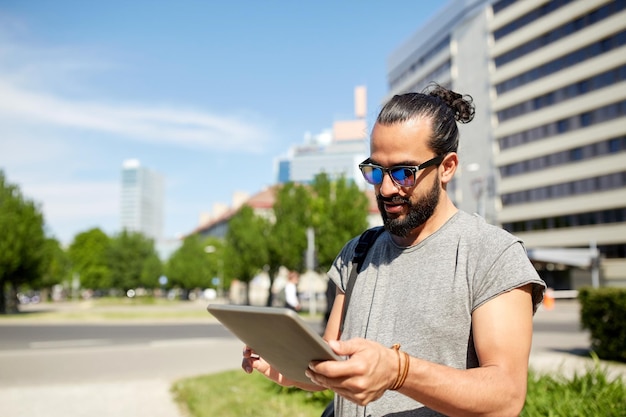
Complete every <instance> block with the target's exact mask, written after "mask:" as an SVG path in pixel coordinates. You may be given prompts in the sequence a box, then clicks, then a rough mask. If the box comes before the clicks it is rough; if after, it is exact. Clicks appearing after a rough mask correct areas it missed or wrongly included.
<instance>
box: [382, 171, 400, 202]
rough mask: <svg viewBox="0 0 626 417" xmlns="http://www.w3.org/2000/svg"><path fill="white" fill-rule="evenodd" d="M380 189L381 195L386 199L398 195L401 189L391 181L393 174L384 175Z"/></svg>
mask: <svg viewBox="0 0 626 417" xmlns="http://www.w3.org/2000/svg"><path fill="white" fill-rule="evenodd" d="M379 187H380V194H381V195H382V196H385V197H387V196H390V195H393V194H397V193H398V188H399V186H398V184H396V183H395V182H394V181H393V180H392V179H391V174H390V173H389V172H384V173H383V181H382V182H381V183H380V185H379Z"/></svg>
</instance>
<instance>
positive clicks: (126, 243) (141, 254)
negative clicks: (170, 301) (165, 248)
mask: <svg viewBox="0 0 626 417" xmlns="http://www.w3.org/2000/svg"><path fill="white" fill-rule="evenodd" d="M108 261H109V265H110V268H111V287H112V288H117V289H121V290H124V291H126V290H128V289H131V288H137V287H140V286H142V283H144V282H145V283H147V284H148V285H149V287H148V288H156V287H157V286H158V278H159V275H160V271H161V268H160V267H159V266H158V264H157V262H160V261H159V258H158V255H157V254H156V250H155V249H154V242H153V241H152V239H149V238H147V237H146V236H144V235H143V234H141V233H138V232H129V231H127V230H124V231H122V232H121V233H119V234H118V235H116V236H115V237H113V239H111V246H110V249H109V252H108ZM146 265H148V267H146ZM150 273H154V274H155V275H148V274H150Z"/></svg>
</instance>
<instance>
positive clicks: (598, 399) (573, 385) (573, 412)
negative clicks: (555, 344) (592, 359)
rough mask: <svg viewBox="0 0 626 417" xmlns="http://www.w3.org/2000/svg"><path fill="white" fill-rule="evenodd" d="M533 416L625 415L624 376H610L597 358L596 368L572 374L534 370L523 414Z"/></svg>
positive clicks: (589, 416) (601, 416) (625, 387)
mask: <svg viewBox="0 0 626 417" xmlns="http://www.w3.org/2000/svg"><path fill="white" fill-rule="evenodd" d="M534 416H546V417H566V416H567V417H624V416H626V383H625V382H624V379H621V378H614V379H609V378H608V376H607V372H606V370H604V369H602V368H601V367H600V365H599V364H598V361H597V358H596V365H595V367H594V368H593V369H590V370H588V371H587V372H586V373H584V374H575V375H574V376H573V377H571V378H565V377H563V376H562V375H558V374H557V375H549V374H545V375H539V374H535V373H533V372H531V373H530V374H529V378H528V393H527V395H526V405H525V406H524V410H523V412H522V414H521V415H520V417H534Z"/></svg>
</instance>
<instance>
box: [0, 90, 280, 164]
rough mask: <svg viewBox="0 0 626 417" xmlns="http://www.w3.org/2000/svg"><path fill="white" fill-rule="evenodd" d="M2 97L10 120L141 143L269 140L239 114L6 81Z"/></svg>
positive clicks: (210, 145)
mask: <svg viewBox="0 0 626 417" xmlns="http://www.w3.org/2000/svg"><path fill="white" fill-rule="evenodd" d="M0 97H2V99H0V115H2V116H4V117H7V118H10V119H14V120H15V119H19V120H20V121H22V122H25V123H32V124H40V123H46V124H51V125H55V126H60V127H72V128H80V129H89V130H95V131H100V132H106V133H112V134H116V135H119V136H123V137H128V138H133V139H136V140H141V141H148V142H156V143H166V144H172V145H176V146H182V147H191V148H205V149H222V150H224V149H226V150H234V149H238V150H239V149H240V150H243V151H248V152H258V151H260V150H261V149H262V146H263V144H264V143H265V142H266V141H267V140H268V139H269V138H270V135H269V132H268V131H267V130H266V129H265V127H263V126H261V125H259V124H257V125H254V124H251V123H248V121H247V120H246V121H244V120H241V119H239V118H237V117H235V116H217V115H213V114H210V113H206V112H199V111H193V110H192V111H189V110H184V109H183V110H181V109H171V108H170V109H168V108H150V107H141V106H131V105H110V104H106V103H98V102H81V101H72V100H68V99H64V98H62V97H59V96H55V95H52V94H47V93H43V92H31V91H27V90H25V89H22V88H20V87H17V86H15V85H11V84H10V83H7V82H4V81H0ZM249 119H250V120H253V118H251V117H250V118H249ZM251 144H252V145H253V146H250V145H251Z"/></svg>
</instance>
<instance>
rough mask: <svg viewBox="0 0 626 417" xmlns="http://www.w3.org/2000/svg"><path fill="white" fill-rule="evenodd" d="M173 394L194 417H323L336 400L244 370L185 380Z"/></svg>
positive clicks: (324, 393)
mask: <svg viewBox="0 0 626 417" xmlns="http://www.w3.org/2000/svg"><path fill="white" fill-rule="evenodd" d="M172 392H173V394H174V398H175V399H176V401H177V403H178V404H179V405H180V406H181V407H182V408H183V409H184V410H185V411H186V413H187V414H188V415H190V416H193V417H201V416H202V417H209V416H220V417H244V416H246V417H247V416H254V417H319V416H320V414H322V411H323V410H324V407H326V404H327V403H328V401H330V399H331V398H332V394H331V393H330V392H329V391H325V392H323V393H310V392H305V391H301V390H298V389H287V388H283V387H280V386H278V385H276V384H274V383H273V382H271V381H269V380H267V379H266V378H265V377H263V376H262V375H261V374H259V373H258V372H255V373H253V374H251V375H248V374H245V373H244V372H243V371H241V370H238V371H227V372H221V373H218V374H213V375H205V376H200V377H195V378H187V379H183V380H180V381H178V382H176V383H175V384H174V385H173V387H172Z"/></svg>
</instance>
